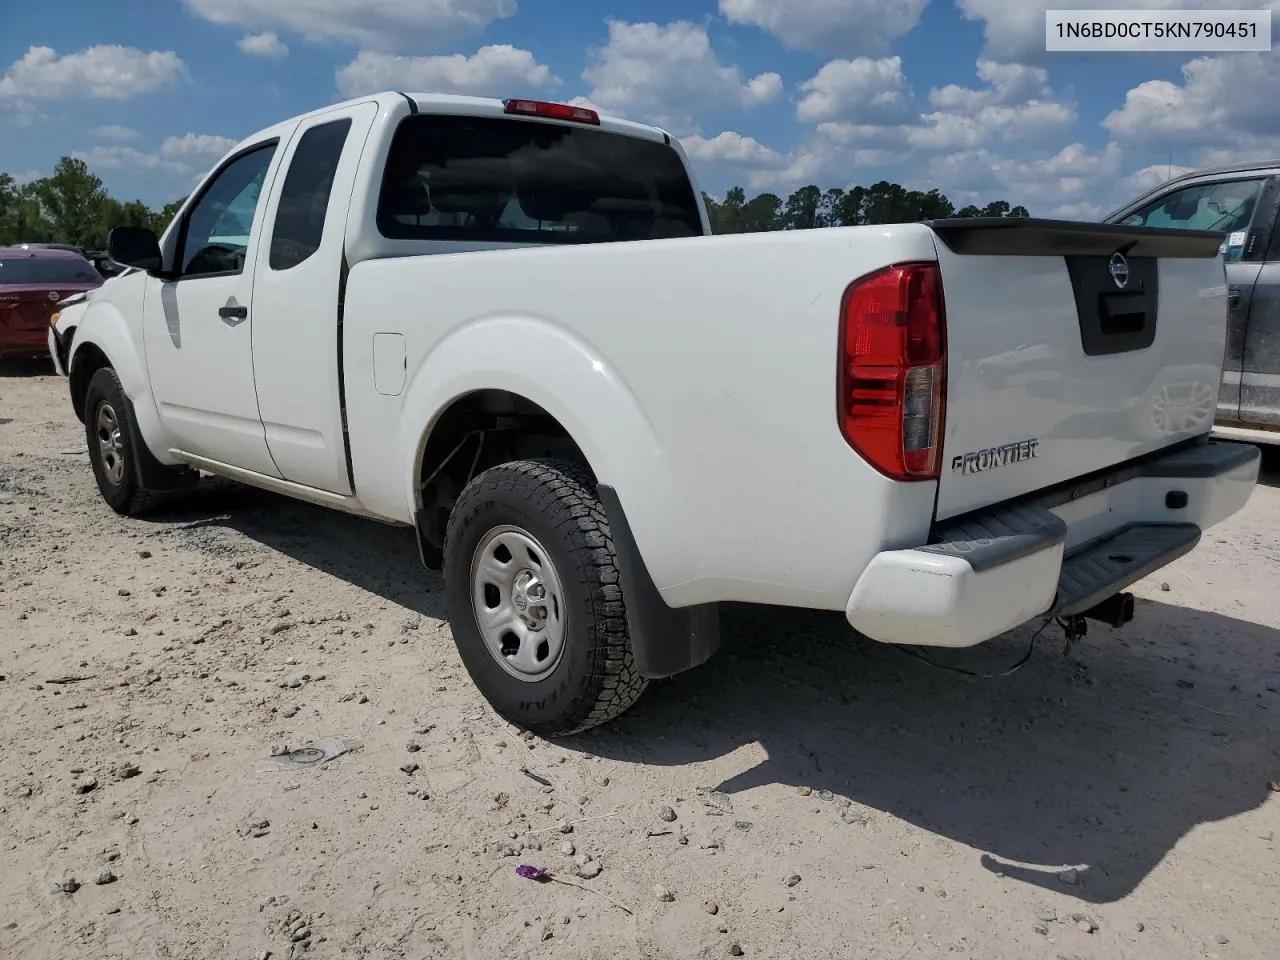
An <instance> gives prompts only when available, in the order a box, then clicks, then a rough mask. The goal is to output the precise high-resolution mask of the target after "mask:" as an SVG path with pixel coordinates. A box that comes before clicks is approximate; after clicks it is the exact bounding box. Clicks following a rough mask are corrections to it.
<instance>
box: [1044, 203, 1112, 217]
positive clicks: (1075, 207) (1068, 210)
mask: <svg viewBox="0 0 1280 960" xmlns="http://www.w3.org/2000/svg"><path fill="white" fill-rule="evenodd" d="M1104 213H1106V210H1105V209H1104V208H1103V207H1102V206H1100V205H1099V204H1096V203H1089V202H1088V201H1087V200H1077V201H1076V202H1075V203H1062V204H1059V205H1058V206H1056V207H1054V208H1053V209H1052V210H1050V211H1049V216H1050V217H1053V218H1054V219H1055V220H1097V219H1099V218H1100V217H1101V216H1102V215H1103V214H1104Z"/></svg>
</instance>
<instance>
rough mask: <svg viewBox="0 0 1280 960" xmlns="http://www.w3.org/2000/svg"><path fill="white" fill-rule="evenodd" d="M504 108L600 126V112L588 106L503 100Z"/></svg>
mask: <svg viewBox="0 0 1280 960" xmlns="http://www.w3.org/2000/svg"><path fill="white" fill-rule="evenodd" d="M502 109H503V110H504V111H506V112H507V113H521V114H524V115H525V116H529V117H548V118H550V119H552V120H576V121H577V122H578V123H592V124H595V125H596V126H597V127H598V126H600V114H598V113H596V112H595V111H594V110H588V109H587V108H586V107H575V106H571V105H570V104H567V103H547V102H546V101H545V100H503V101H502Z"/></svg>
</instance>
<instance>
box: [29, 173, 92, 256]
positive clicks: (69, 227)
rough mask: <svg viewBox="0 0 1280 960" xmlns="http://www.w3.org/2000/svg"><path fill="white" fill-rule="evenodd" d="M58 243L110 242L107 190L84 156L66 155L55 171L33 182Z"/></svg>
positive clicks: (43, 212) (88, 244)
mask: <svg viewBox="0 0 1280 960" xmlns="http://www.w3.org/2000/svg"><path fill="white" fill-rule="evenodd" d="M31 187H32V190H33V191H34V193H35V196H36V199H37V200H39V201H40V210H41V213H42V214H43V215H44V217H45V219H46V220H47V221H48V222H49V226H50V227H51V228H52V231H53V239H54V241H55V242H57V243H74V244H76V245H77V246H81V247H89V246H94V245H95V243H99V242H101V243H105V242H106V219H105V218H106V216H107V214H108V209H107V207H108V201H109V197H108V196H107V191H106V190H105V189H104V188H103V186H102V181H101V180H100V179H99V178H98V177H96V176H94V175H93V174H92V173H90V172H89V167H88V165H86V164H85V162H84V161H83V160H77V159H75V158H73V157H63V158H62V159H61V160H59V161H58V165H57V166H56V167H54V168H53V174H52V175H51V176H48V177H45V178H43V179H41V180H37V181H35V182H34V183H33V184H32V185H31Z"/></svg>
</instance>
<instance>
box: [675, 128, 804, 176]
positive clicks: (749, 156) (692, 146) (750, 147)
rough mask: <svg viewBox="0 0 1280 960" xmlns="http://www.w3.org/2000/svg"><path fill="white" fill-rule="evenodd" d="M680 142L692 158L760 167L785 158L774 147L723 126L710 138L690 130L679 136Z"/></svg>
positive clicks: (769, 165)
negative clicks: (688, 134)
mask: <svg viewBox="0 0 1280 960" xmlns="http://www.w3.org/2000/svg"><path fill="white" fill-rule="evenodd" d="M680 146H682V147H683V148H684V152H685V153H687V154H688V155H689V159H690V160H692V161H694V162H700V163H729V164H734V165H739V166H764V167H782V166H784V165H785V158H784V157H783V155H782V154H780V153H778V151H776V150H773V149H771V148H769V147H766V146H765V145H764V144H762V143H761V142H760V141H759V140H757V139H756V138H755V137H748V136H744V135H743V134H741V133H738V132H737V131H736V130H725V131H724V132H723V133H718V134H716V135H715V136H714V137H710V138H705V137H701V136H698V135H697V134H693V135H691V136H688V137H684V138H683V139H681V141H680Z"/></svg>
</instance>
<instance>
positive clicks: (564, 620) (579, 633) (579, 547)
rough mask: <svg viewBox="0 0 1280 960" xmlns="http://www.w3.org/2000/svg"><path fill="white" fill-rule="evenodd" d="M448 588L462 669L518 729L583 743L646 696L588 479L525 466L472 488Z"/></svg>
mask: <svg viewBox="0 0 1280 960" xmlns="http://www.w3.org/2000/svg"><path fill="white" fill-rule="evenodd" d="M444 580H445V590H446V593H447V597H448V604H449V623H450V626H451V628H452V630H453V639H454V643H456V644H457V646H458V653H459V655H460V656H461V657H462V662H463V663H464V664H465V665H466V668H467V672H468V673H470V675H471V679H472V680H473V681H474V682H475V684H476V686H477V687H478V688H479V690H480V692H481V694H483V695H484V697H485V699H486V700H488V701H489V703H490V704H492V705H493V708H494V709H495V710H496V711H497V712H498V713H499V714H501V715H502V716H503V717H504V718H506V719H507V720H509V721H510V722H512V723H514V724H516V725H517V726H520V727H523V728H525V729H527V730H531V731H533V732H534V733H537V734H541V735H543V736H562V735H566V734H570V733H577V732H579V731H582V730H587V729H589V728H591V727H594V726H598V725H599V724H602V723H605V722H607V721H609V720H612V719H613V718H615V717H617V716H620V715H621V714H622V713H624V712H625V711H626V710H627V709H628V708H629V707H630V706H631V705H632V704H633V703H635V702H636V700H637V699H639V697H640V695H641V694H642V693H643V692H644V689H645V687H646V685H647V682H646V681H645V679H644V678H643V677H641V676H640V674H639V673H638V672H637V671H636V665H635V658H634V656H633V654H632V650H631V640H630V637H629V635H628V633H627V616H626V606H625V603H624V598H623V596H622V586H621V582H620V578H619V576H618V566H617V558H616V557H615V555H614V550H613V541H612V539H611V538H610V535H609V523H608V520H607V518H606V516H605V512H604V508H603V506H601V504H600V500H599V498H598V497H597V496H596V493H595V482H594V480H593V479H592V477H591V475H590V473H589V471H587V470H586V469H585V468H583V467H581V466H579V465H577V464H574V463H571V462H566V461H560V460H519V461H515V462H513V463H506V464H503V465H501V466H497V467H494V468H492V469H490V470H486V471H485V472H484V473H482V474H480V476H478V477H476V478H475V479H474V480H472V481H471V483H470V484H468V485H467V487H466V489H465V490H463V492H462V495H461V496H460V497H459V498H458V502H457V504H456V505H455V506H454V508H453V512H452V513H451V515H450V517H449V524H448V528H447V531H446V534H445V543H444Z"/></svg>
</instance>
